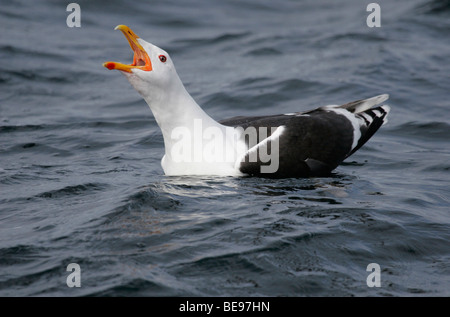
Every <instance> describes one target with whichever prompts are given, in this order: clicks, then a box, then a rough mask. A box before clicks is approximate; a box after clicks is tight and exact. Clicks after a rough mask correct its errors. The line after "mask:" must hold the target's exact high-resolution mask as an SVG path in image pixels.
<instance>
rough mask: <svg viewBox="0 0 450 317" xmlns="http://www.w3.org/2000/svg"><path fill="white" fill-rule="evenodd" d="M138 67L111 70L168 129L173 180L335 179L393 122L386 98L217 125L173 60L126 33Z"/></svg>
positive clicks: (112, 65) (167, 160)
mask: <svg viewBox="0 0 450 317" xmlns="http://www.w3.org/2000/svg"><path fill="white" fill-rule="evenodd" d="M115 29H116V30H120V31H121V32H122V33H123V34H124V35H125V37H126V39H127V40H128V43H129V44H130V47H131V49H132V50H133V52H134V56H133V62H132V63H131V64H123V63H119V62H105V63H104V64H103V66H104V67H106V68H108V69H110V70H113V69H115V70H119V71H120V72H121V73H122V74H123V75H125V77H126V78H127V79H128V81H129V82H130V84H131V85H132V86H133V87H134V88H135V89H136V90H137V92H138V93H139V94H140V95H141V96H142V97H143V99H144V100H145V101H146V102H147V104H148V105H149V107H150V110H151V111H152V113H153V115H154V117H155V120H156V122H157V124H158V126H159V127H160V129H161V132H162V135H163V139H164V147H165V154H164V156H163V157H162V159H161V166H162V169H163V171H164V173H165V175H169V176H173V175H177V176H180V175H212V176H235V177H239V176H254V177H268V178H289V177H296V178H307V177H323V176H329V175H330V174H331V172H332V171H333V170H334V169H335V168H336V167H338V166H339V164H341V163H342V162H343V161H344V160H345V159H347V158H348V157H349V156H350V155H352V154H353V153H355V152H356V151H357V150H358V149H360V148H361V147H362V146H363V145H364V144H365V143H366V142H367V141H368V140H369V139H370V138H371V137H372V136H373V135H374V134H375V132H376V131H377V130H378V129H379V128H380V127H381V126H382V125H384V124H385V123H386V122H387V115H388V113H389V111H390V107H389V106H388V105H384V104H382V103H383V102H384V101H386V100H387V99H388V98H389V96H388V95H387V94H382V95H378V96H375V97H372V98H368V99H361V100H356V101H352V102H349V103H346V104H343V105H327V106H322V107H318V108H316V109H313V110H309V111H305V112H295V113H287V114H276V115H256V116H250V117H249V116H238V117H233V118H229V119H225V120H221V121H216V120H214V119H213V118H212V117H211V116H209V115H208V114H207V113H206V112H205V111H204V110H203V109H202V108H201V107H200V106H199V105H198V104H197V102H196V101H195V100H194V99H193V98H192V96H191V95H190V94H189V93H188V91H187V90H186V88H185V87H184V85H183V83H182V81H181V79H180V77H179V76H178V74H177V71H176V69H175V66H174V63H173V61H172V59H171V57H170V55H169V54H168V53H167V52H166V51H164V50H163V49H161V48H159V47H157V46H155V45H153V44H151V43H149V42H147V41H145V40H143V39H141V38H140V37H139V36H137V35H136V34H135V33H134V32H133V31H132V30H131V29H130V28H129V27H128V26H126V25H118V26H117V27H116V28H115Z"/></svg>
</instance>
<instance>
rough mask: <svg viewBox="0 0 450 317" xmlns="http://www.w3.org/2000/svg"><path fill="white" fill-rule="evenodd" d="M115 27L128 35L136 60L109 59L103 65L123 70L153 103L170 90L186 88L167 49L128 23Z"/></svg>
mask: <svg viewBox="0 0 450 317" xmlns="http://www.w3.org/2000/svg"><path fill="white" fill-rule="evenodd" d="M115 29H116V30H120V31H122V33H123V34H124V35H125V37H126V38H127V40H128V43H129V44H130V46H131V49H132V50H133V52H134V56H133V63H131V64H129V65H126V64H122V63H117V62H106V63H104V64H103V66H105V67H106V68H108V69H117V70H120V71H121V72H122V73H123V74H124V75H125V76H126V77H127V79H128V81H129V82H130V83H131V85H133V87H134V88H135V89H136V90H137V91H138V92H139V93H140V94H141V95H142V96H143V97H144V98H145V100H146V101H147V102H148V103H149V104H150V103H152V101H156V100H158V99H161V98H163V96H164V95H167V93H168V92H169V91H172V92H173V91H175V90H177V89H181V88H183V89H184V87H183V84H182V83H181V80H180V78H179V77H178V74H177V72H176V70H175V66H174V64H173V62H172V59H171V58H170V56H169V54H168V53H167V52H166V51H164V50H163V49H161V48H159V47H157V46H155V45H153V44H151V43H149V42H147V41H145V40H143V39H141V38H139V36H137V35H136V34H135V33H134V32H133V31H132V30H131V29H130V28H129V27H128V26H126V25H118V26H117V27H116V28H115Z"/></svg>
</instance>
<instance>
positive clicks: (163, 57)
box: [158, 55, 167, 63]
mask: <svg viewBox="0 0 450 317" xmlns="http://www.w3.org/2000/svg"><path fill="white" fill-rule="evenodd" d="M158 57H159V60H160V61H161V62H163V63H165V62H167V57H165V56H164V55H159V56H158Z"/></svg>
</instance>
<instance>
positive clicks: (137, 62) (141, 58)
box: [103, 24, 152, 73]
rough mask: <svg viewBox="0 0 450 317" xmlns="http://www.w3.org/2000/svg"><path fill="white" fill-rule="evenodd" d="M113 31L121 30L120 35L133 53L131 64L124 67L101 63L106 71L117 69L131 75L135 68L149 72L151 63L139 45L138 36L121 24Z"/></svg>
mask: <svg viewBox="0 0 450 317" xmlns="http://www.w3.org/2000/svg"><path fill="white" fill-rule="evenodd" d="M114 30H121V31H122V33H123V34H124V35H125V37H126V38H127V40H128V43H130V46H131V49H132V50H133V52H134V56H133V63H132V64H129V65H126V64H122V63H117V62H106V63H103V66H105V67H106V68H108V69H118V70H121V71H124V72H128V73H131V70H132V69H133V68H137V69H140V70H144V71H151V70H152V62H151V61H150V57H149V56H148V54H147V52H146V51H145V50H144V48H143V47H142V45H141V44H139V42H138V40H137V39H138V38H139V36H137V35H136V34H135V33H134V32H133V31H132V30H131V29H130V28H129V27H128V26H126V25H122V24H121V25H118V26H116V28H115V29H114Z"/></svg>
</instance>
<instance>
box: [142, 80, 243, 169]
mask: <svg viewBox="0 0 450 317" xmlns="http://www.w3.org/2000/svg"><path fill="white" fill-rule="evenodd" d="M143 97H144V99H145V101H146V102H147V104H148V105H149V107H150V109H151V111H152V113H153V115H154V117H155V119H156V122H157V123H158V125H159V127H160V128H161V131H162V134H163V137H164V146H165V156H164V157H163V159H162V162H161V164H162V167H163V169H164V172H165V174H166V175H183V174H184V175H189V174H191V175H194V174H195V175H202V174H203V175H211V174H220V175H236V173H238V174H239V172H236V169H235V157H236V154H235V151H236V150H235V148H234V146H235V145H234V143H233V140H234V139H235V135H233V133H234V132H233V131H234V129H233V128H230V127H226V126H224V125H222V124H220V123H218V122H216V121H215V120H214V119H212V118H211V117H210V116H209V115H208V114H206V112H204V111H203V110H202V109H201V108H200V106H199V105H198V104H197V103H196V102H195V100H194V99H193V98H192V97H191V95H190V94H189V93H188V92H187V91H186V89H185V87H184V85H183V84H182V82H181V80H180V79H179V78H177V80H174V82H173V83H172V85H171V87H170V89H167V90H165V91H164V92H163V93H159V94H156V93H155V91H153V94H152V93H151V91H148V93H147V94H145V95H144V96H143ZM230 130H231V132H230ZM211 132H212V134H213V137H211ZM214 136H217V137H216V138H214ZM230 144H231V145H230ZM218 147H220V150H219V149H218ZM211 148H213V150H212V151H210V152H212V153H213V154H206V155H205V154H203V153H206V152H207V151H205V149H211ZM230 150H231V152H232V156H233V158H230V153H228V154H225V152H226V151H228V152H230ZM210 152H208V153H210ZM174 153H175V154H174ZM180 153H181V154H180ZM225 155H228V158H225ZM205 157H207V158H206V159H205ZM222 158H224V159H223V160H222Z"/></svg>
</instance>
